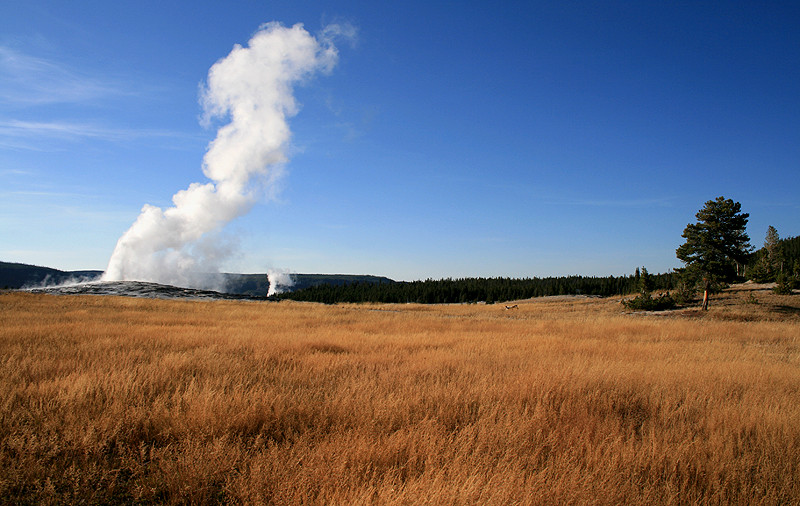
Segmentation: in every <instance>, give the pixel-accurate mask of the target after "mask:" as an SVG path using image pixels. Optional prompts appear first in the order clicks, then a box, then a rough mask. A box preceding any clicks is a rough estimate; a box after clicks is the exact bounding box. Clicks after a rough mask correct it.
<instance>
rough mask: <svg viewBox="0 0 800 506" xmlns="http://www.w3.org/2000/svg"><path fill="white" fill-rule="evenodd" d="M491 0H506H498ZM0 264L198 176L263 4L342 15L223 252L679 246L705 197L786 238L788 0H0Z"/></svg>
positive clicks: (390, 253)
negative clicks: (279, 148)
mask: <svg viewBox="0 0 800 506" xmlns="http://www.w3.org/2000/svg"><path fill="white" fill-rule="evenodd" d="M499 4H500V5H499ZM2 11H3V15H2V16H0V260H4V261H17V262H26V263H35V264H39V265H47V266H51V267H56V268H59V269H65V270H74V269H104V268H105V266H106V264H107V263H108V259H109V256H110V255H111V253H112V251H113V250H114V246H115V244H116V241H117V239H118V238H119V237H120V236H121V235H122V234H123V233H124V232H125V231H126V230H127V229H128V228H129V227H130V226H131V224H132V223H133V222H134V221H135V220H136V218H137V216H138V215H139V212H140V210H141V209H142V206H143V205H144V204H152V205H155V206H159V207H168V206H170V205H171V198H172V196H173V194H174V193H175V192H177V191H179V190H182V189H185V188H186V187H187V186H188V185H189V184H190V183H192V182H201V183H202V182H205V181H207V180H206V179H205V176H204V175H203V173H202V168H201V166H202V160H203V156H204V154H205V152H206V149H207V146H208V144H209V142H210V141H211V140H212V139H214V137H215V135H216V130H215V127H214V126H211V127H208V126H205V127H204V126H203V125H202V124H201V121H200V117H201V115H202V107H201V106H200V105H199V102H198V97H199V90H200V86H201V84H202V83H203V82H204V81H205V79H206V77H207V75H208V70H209V68H210V67H211V66H212V65H213V64H214V63H215V62H216V61H218V60H220V59H221V58H224V57H225V56H226V55H227V54H228V53H229V52H230V51H231V49H232V48H233V46H234V44H241V45H245V44H247V42H248V40H249V38H250V37H251V36H252V35H253V33H254V32H255V31H256V30H257V29H258V28H259V26H260V25H261V24H262V23H266V22H270V21H278V22H281V23H282V24H284V25H286V26H292V25H294V24H295V23H303V24H304V26H305V28H306V30H308V31H309V32H310V33H311V34H317V33H319V32H320V31H321V30H322V28H323V27H324V26H326V25H327V24H329V23H347V24H349V25H351V26H353V27H355V28H356V30H357V36H356V37H355V38H354V39H342V40H339V41H338V42H337V47H338V49H339V60H338V64H337V65H336V67H335V68H334V69H333V71H332V72H331V73H330V74H329V75H322V74H321V75H316V76H315V77H313V79H311V80H309V81H308V82H307V83H304V85H302V86H299V87H297V88H296V90H295V97H296V99H297V101H298V103H299V104H300V106H301V107H300V110H299V113H298V114H297V115H296V116H295V117H293V118H292V119H291V120H290V127H291V130H292V143H291V150H290V159H289V162H288V163H287V164H286V167H285V169H286V174H285V176H284V178H283V179H282V180H281V183H280V191H279V192H278V193H277V194H276V196H275V198H273V199H268V198H264V199H262V200H261V201H260V202H259V203H258V204H256V206H255V207H254V208H253V209H252V210H251V211H250V212H249V213H248V214H247V215H245V216H242V217H239V218H237V219H235V220H234V221H233V222H231V223H230V224H229V225H228V226H227V227H226V229H225V240H227V241H230V242H231V243H232V244H233V246H232V250H233V251H234V253H233V254H232V256H231V257H230V258H229V259H228V260H227V261H226V262H225V263H224V264H223V270H225V271H229V272H266V270H267V269H269V268H281V269H288V270H291V271H293V272H305V273H312V272H314V273H357V274H376V275H385V276H389V277H392V278H394V279H406V280H411V279H425V278H428V277H432V278H442V277H463V276H513V277H526V276H550V275H568V274H587V275H608V274H615V275H618V274H626V273H631V272H633V270H634V269H635V268H636V267H637V266H642V265H644V266H646V267H647V268H648V270H650V271H651V272H664V271H666V270H668V269H670V268H674V267H678V266H680V262H679V261H678V260H677V259H676V258H675V248H677V247H678V246H679V245H680V244H681V242H682V238H681V232H682V231H683V229H684V227H685V226H686V224H687V223H690V222H694V221H695V218H694V215H695V213H696V212H697V211H698V210H699V209H700V208H701V207H702V205H703V203H704V202H705V201H707V200H711V199H714V198H716V197H717V196H720V195H724V196H725V197H727V198H732V199H734V200H736V201H738V202H741V204H742V208H743V211H745V212H748V213H750V222H749V225H748V232H749V233H750V237H751V242H752V243H753V244H754V245H756V246H757V247H760V246H761V245H762V244H763V241H764V236H765V234H766V230H767V227H768V226H769V225H772V226H775V227H776V228H777V230H778V232H779V233H780V235H781V236H782V237H787V236H795V235H800V199H798V195H800V170H798V169H799V168H800V167H799V161H800V93H799V92H798V91H799V90H800V88H799V87H798V83H800V31H799V30H797V26H799V25H800V7H799V6H798V4H796V3H791V2H787V3H770V4H769V5H766V4H762V3H757V2H748V3H745V2H725V3H703V4H700V3H697V2H502V3H498V2H488V1H487V2H435V3H433V4H431V2H417V1H409V2H392V3H389V2H347V1H337V2H322V1H318V2H303V1H292V2H266V1H255V0H253V1H233V2H198V1H194V2H149V1H142V2H105V1H104V2H83V1H76V2H56V1H53V2H43V1H36V0H31V1H28V2H5V5H4V8H3V9H2Z"/></svg>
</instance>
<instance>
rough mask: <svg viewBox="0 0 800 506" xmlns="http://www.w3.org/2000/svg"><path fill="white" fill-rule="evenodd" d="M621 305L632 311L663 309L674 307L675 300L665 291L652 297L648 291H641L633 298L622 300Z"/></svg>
mask: <svg viewBox="0 0 800 506" xmlns="http://www.w3.org/2000/svg"><path fill="white" fill-rule="evenodd" d="M622 305H623V306H625V307H626V308H628V309H633V310H634V311H664V310H666V309H674V308H675V305H676V304H675V300H674V299H673V298H672V297H671V296H670V295H669V294H668V293H667V294H663V295H659V296H658V297H656V298H653V297H652V296H651V295H650V294H649V293H642V294H639V295H637V296H636V297H634V298H633V299H629V300H623V301H622Z"/></svg>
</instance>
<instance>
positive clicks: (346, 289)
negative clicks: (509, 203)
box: [275, 269, 676, 304]
mask: <svg viewBox="0 0 800 506" xmlns="http://www.w3.org/2000/svg"><path fill="white" fill-rule="evenodd" d="M652 283H653V288H654V289H655V290H670V289H672V288H673V287H674V286H675V283H676V279H675V275H674V274H673V273H666V274H656V275H653V276H652ZM638 286H639V277H638V269H637V274H634V275H630V276H619V277H617V276H607V277H588V276H563V277H549V278H523V279H515V278H460V279H451V278H448V279H439V280H434V279H428V280H426V281H408V282H406V281H399V282H391V283H364V282H360V283H351V284H347V285H339V286H333V285H317V286H313V287H309V288H305V289H302V290H296V291H293V292H285V293H282V294H278V295H276V296H275V298H276V299H291V300H299V301H308V302H322V303H325V304H334V303H337V302H383V303H405V302H417V303H422V304H444V303H458V302H461V303H463V302H484V301H485V302H486V303H489V304H491V303H494V302H504V301H509V300H519V299H528V298H531V297H543V296H546V295H597V296H604V297H605V296H609V295H619V294H627V293H632V292H635V291H636V290H637V287H638Z"/></svg>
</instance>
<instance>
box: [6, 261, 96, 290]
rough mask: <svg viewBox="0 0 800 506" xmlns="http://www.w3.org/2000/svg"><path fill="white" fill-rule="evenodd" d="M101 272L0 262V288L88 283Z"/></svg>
mask: <svg viewBox="0 0 800 506" xmlns="http://www.w3.org/2000/svg"><path fill="white" fill-rule="evenodd" d="M101 274H103V271H94V270H88V271H60V270H58V269H52V268H50V267H41V266H38V265H29V264H20V263H14V262H0V288H4V289H16V288H23V287H33V286H41V285H45V284H48V285H58V284H62V283H67V282H69V281H72V280H74V281H76V282H79V281H89V280H92V279H94V278H97V277H98V276H100V275H101Z"/></svg>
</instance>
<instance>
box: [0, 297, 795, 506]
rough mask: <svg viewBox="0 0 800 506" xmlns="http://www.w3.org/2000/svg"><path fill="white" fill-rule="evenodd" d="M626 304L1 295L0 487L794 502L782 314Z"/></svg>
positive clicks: (238, 498) (103, 494)
mask: <svg viewBox="0 0 800 506" xmlns="http://www.w3.org/2000/svg"><path fill="white" fill-rule="evenodd" d="M742 307H744V306H742ZM747 310H748V311H749V309H747ZM620 311H621V309H620V307H619V306H618V305H617V304H615V303H614V302H612V301H608V300H599V301H598V300H574V301H568V300H562V301H555V302H553V301H534V302H531V303H521V304H520V305H519V308H518V309H517V310H511V311H505V310H503V308H502V307H500V306H477V305H466V306H461V305H453V306H415V305H398V306H377V305H373V306H370V305H364V306H320V305H315V304H302V303H291V302H282V303H243V302H199V301H198V302H192V301H159V300H145V299H126V298H115V297H90V296H80V297H54V296H47V295H30V294H20V293H11V294H4V295H0V364H2V367H1V368H0V498H2V501H4V502H6V503H37V504H39V503H104V504H108V503H151V502H159V503H197V504H203V503H205V504H209V503H218V502H230V503H244V504H366V503H370V504H372V503H375V504H562V503H573V504H575V503H584V504H653V503H663V504H701V503H702V504H719V503H726V504H728V503H733V504H791V503H794V504H797V503H800V403H798V399H800V353H799V352H798V345H799V344H800V342H798V341H799V340H800V332H799V331H798V330H799V329H800V323H798V320H797V319H796V318H783V319H782V320H781V319H773V320H774V321H768V320H765V319H763V318H762V319H760V321H738V320H753V319H754V318H739V319H737V318H729V317H725V318H722V319H714V318H702V319H695V318H686V317H676V318H656V317H637V316H631V315H625V314H621V312H620ZM711 313H713V308H712V312H711ZM717 314H724V312H718V313H717ZM757 320H758V319H757Z"/></svg>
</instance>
